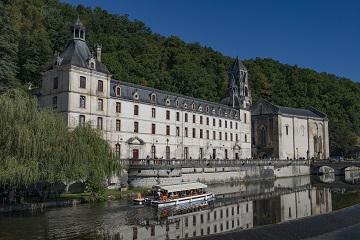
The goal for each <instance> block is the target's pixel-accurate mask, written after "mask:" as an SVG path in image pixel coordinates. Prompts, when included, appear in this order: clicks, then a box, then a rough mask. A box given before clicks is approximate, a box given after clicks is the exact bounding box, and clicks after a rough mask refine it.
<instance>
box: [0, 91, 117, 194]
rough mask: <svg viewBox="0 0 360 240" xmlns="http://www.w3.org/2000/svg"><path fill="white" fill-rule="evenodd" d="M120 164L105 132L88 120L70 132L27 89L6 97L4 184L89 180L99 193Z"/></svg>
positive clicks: (0, 178)
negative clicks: (39, 105) (92, 125)
mask: <svg viewBox="0 0 360 240" xmlns="http://www.w3.org/2000/svg"><path fill="white" fill-rule="evenodd" d="M118 170H120V165H119V164H118V162H117V161H116V160H115V158H114V157H113V154H112V152H111V148H110V146H109V145H108V143H107V142H106V141H105V140H103V139H102V138H101V133H100V132H98V131H97V130H94V129H92V128H91V126H90V125H89V124H88V125H86V126H84V127H79V128H76V129H75V130H74V131H69V130H68V129H67V126H66V124H65V123H64V121H63V119H62V118H61V117H60V116H59V115H57V114H56V113H54V112H53V111H51V110H46V109H40V108H39V107H38V104H37V100H36V98H34V97H32V96H29V95H28V94H27V93H25V92H23V91H21V90H9V91H7V92H5V93H3V94H1V95H0V184H1V185H2V186H3V187H5V188H6V187H27V186H30V185H33V184H35V183H38V182H42V183H47V184H55V183H61V182H70V181H79V180H80V181H85V182H88V183H89V186H90V190H91V191H98V190H99V189H100V188H101V186H102V183H103V182H104V180H105V179H106V178H108V177H110V175H111V174H113V173H114V172H115V171H118Z"/></svg>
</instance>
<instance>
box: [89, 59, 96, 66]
mask: <svg viewBox="0 0 360 240" xmlns="http://www.w3.org/2000/svg"><path fill="white" fill-rule="evenodd" d="M89 68H90V69H95V58H93V57H91V58H90V59H89Z"/></svg>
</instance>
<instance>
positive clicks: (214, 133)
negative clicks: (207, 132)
mask: <svg viewBox="0 0 360 240" xmlns="http://www.w3.org/2000/svg"><path fill="white" fill-rule="evenodd" d="M213 139H214V140H216V132H215V131H213Z"/></svg>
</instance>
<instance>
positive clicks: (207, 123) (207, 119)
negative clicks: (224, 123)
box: [206, 117, 209, 126]
mask: <svg viewBox="0 0 360 240" xmlns="http://www.w3.org/2000/svg"><path fill="white" fill-rule="evenodd" d="M206 125H208V126H209V117H207V118H206Z"/></svg>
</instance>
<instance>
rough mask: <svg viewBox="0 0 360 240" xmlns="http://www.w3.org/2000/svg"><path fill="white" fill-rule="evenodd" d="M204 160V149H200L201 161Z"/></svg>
mask: <svg viewBox="0 0 360 240" xmlns="http://www.w3.org/2000/svg"><path fill="white" fill-rule="evenodd" d="M203 158H204V149H203V148H200V149H199V159H203Z"/></svg>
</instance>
